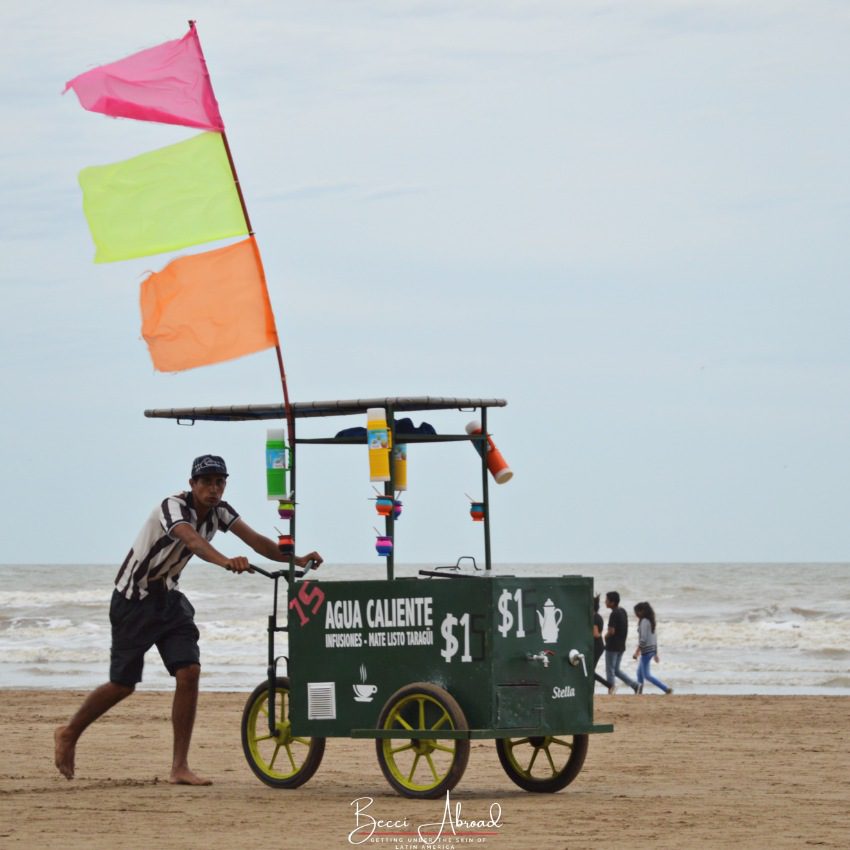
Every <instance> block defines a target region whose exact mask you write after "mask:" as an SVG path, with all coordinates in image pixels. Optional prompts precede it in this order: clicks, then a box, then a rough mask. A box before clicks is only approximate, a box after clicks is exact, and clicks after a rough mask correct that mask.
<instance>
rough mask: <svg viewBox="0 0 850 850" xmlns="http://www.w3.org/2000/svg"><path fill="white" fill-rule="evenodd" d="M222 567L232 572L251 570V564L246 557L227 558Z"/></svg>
mask: <svg viewBox="0 0 850 850" xmlns="http://www.w3.org/2000/svg"><path fill="white" fill-rule="evenodd" d="M224 568H225V569H226V570H230V572H232V573H248V572H250V571H251V565H250V564H249V563H248V559H247V558H228V559H227V562H226V563H225V564H224Z"/></svg>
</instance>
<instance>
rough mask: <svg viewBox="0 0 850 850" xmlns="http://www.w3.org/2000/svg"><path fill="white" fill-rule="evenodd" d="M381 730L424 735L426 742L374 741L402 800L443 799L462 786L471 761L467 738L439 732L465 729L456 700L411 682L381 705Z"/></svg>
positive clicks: (414, 740)
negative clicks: (449, 735)
mask: <svg viewBox="0 0 850 850" xmlns="http://www.w3.org/2000/svg"><path fill="white" fill-rule="evenodd" d="M378 728H379V729H392V730H395V731H405V732H420V731H421V732H425V733H429V737H427V738H425V737H423V738H378V739H376V741H375V746H376V748H377V751H378V763H379V764H380V765H381V770H382V771H383V773H384V776H385V777H386V779H387V782H389V783H390V785H392V787H393V788H395V790H396V791H398V793H399V794H402V795H403V796H405V797H420V798H432V797H442V796H443V795H444V794H445V793H446V791H449V790H451V789H452V788H454V787H455V785H457V783H458V782H460V778H461V776H463V772H464V771H465V770H466V764H467V762H468V761H469V738H440V737H438V735H439V733H440V732H450V731H461V730H466V729H469V724H468V723H467V722H466V717H465V715H464V713H463V711H462V710H461V707H460V706H459V705H458V704H457V702H456V701H455V699H454V697H452V696H451V694H449V693H448V692H446V691H444V690H443V689H442V688H440V687H438V686H437V685H432V684H430V683H428V682H414V683H413V684H411V685H406V686H405V687H403V688H400V689H399V690H397V691H396V692H395V693H394V694H393V695H392V696H391V697H390V698H389V699H388V700H387V701H386V703H385V704H384V707H383V708H382V709H381V714H380V716H379V718H378Z"/></svg>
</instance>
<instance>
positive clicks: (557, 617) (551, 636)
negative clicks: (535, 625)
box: [537, 599, 564, 643]
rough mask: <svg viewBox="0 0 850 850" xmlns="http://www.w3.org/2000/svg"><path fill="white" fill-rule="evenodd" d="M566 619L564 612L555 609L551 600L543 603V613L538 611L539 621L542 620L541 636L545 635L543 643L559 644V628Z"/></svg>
mask: <svg viewBox="0 0 850 850" xmlns="http://www.w3.org/2000/svg"><path fill="white" fill-rule="evenodd" d="M563 618H564V612H563V611H562V610H561V609H560V608H556V607H555V603H554V602H553V601H552V600H551V599H547V600H546V601H545V602H544V603H543V611H542V612H540V611H537V619H538V620H540V634H541V635H543V643H557V642H558V626H560V625H561V620H563Z"/></svg>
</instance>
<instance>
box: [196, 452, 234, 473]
mask: <svg viewBox="0 0 850 850" xmlns="http://www.w3.org/2000/svg"><path fill="white" fill-rule="evenodd" d="M201 475H223V476H224V477H225V478H227V466H226V465H225V463H224V458H222V457H219V456H218V455H201V456H200V457H196V458H195V459H194V460H193V461H192V478H198V477H200V476H201Z"/></svg>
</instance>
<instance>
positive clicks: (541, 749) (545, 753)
mask: <svg viewBox="0 0 850 850" xmlns="http://www.w3.org/2000/svg"><path fill="white" fill-rule="evenodd" d="M570 738H572V740H570ZM587 744H588V740H587V735H572V736H569V735H567V736H551V735H535V736H533V737H530V738H499V739H498V740H497V741H496V752H497V753H498V754H499V761H500V762H501V763H502V767H503V768H504V769H505V773H507V774H508V776H510V778H511V780H512V781H513V782H515V783H516V784H517V785H519V787H520V788H524V789H525V790H526V791H537V792H539V793H541V794H547V793H548V794H551V793H552V792H553V791H560V790H561V789H562V788H566V787H567V785H569V784H570V782H572V781H573V780H574V779H575V778H576V777H577V776H578V775H579V773H580V772H581V768H582V765H583V764H584V757H585V756H586V755H587Z"/></svg>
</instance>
